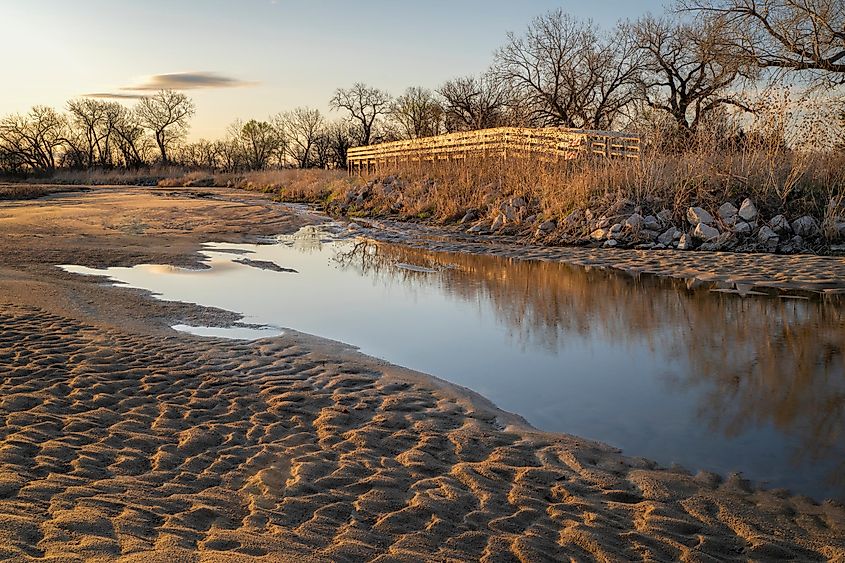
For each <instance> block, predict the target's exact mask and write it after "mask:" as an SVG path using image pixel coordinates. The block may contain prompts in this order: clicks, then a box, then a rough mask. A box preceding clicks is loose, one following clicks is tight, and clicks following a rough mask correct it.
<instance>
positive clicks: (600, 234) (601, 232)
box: [590, 229, 610, 240]
mask: <svg viewBox="0 0 845 563" xmlns="http://www.w3.org/2000/svg"><path fill="white" fill-rule="evenodd" d="M608 235H610V232H609V231H607V230H606V229H596V230H595V231H593V232H592V233H590V238H591V239H593V240H604V239H606V238H607V237H608Z"/></svg>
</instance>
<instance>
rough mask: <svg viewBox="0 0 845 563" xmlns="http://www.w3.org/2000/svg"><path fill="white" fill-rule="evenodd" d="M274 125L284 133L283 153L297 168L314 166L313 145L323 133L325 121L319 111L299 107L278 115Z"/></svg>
mask: <svg viewBox="0 0 845 563" xmlns="http://www.w3.org/2000/svg"><path fill="white" fill-rule="evenodd" d="M274 124H275V125H276V127H278V128H279V130H281V131H284V136H285V139H286V140H287V142H286V143H285V153H286V154H287V155H288V156H289V157H290V158H291V159H293V160H294V162H296V165H297V166H298V167H299V168H308V167H310V166H312V165H313V164H314V160H315V159H314V156H315V155H314V150H315V149H314V145H315V144H316V143H317V140H318V138H319V137H320V135H321V134H322V133H323V126H324V124H325V119H324V118H323V115H322V114H321V113H320V110H317V109H310V108H307V107H299V108H296V109H294V110H292V111H289V112H285V113H283V114H280V115H278V116H277V117H276V118H275V119H274Z"/></svg>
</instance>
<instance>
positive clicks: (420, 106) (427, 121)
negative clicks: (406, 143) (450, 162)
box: [390, 86, 443, 139]
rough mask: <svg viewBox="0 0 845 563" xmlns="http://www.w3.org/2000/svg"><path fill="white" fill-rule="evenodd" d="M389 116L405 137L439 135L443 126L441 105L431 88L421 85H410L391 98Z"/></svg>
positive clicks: (414, 137) (415, 137)
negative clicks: (393, 98) (400, 93)
mask: <svg viewBox="0 0 845 563" xmlns="http://www.w3.org/2000/svg"><path fill="white" fill-rule="evenodd" d="M390 117H391V119H392V120H393V122H394V123H395V124H396V126H397V127H398V129H399V135H400V136H401V137H403V138H405V139H419V138H420V137H431V136H433V135H439V134H440V133H441V130H442V128H443V106H442V105H441V103H440V101H439V100H438V99H437V98H436V97H435V95H434V93H433V92H432V91H431V90H429V89H427V88H423V87H421V86H411V87H410V88H408V89H407V90H405V92H403V93H402V95H401V96H399V97H397V98H396V99H395V100H393V103H392V104H391V106H390Z"/></svg>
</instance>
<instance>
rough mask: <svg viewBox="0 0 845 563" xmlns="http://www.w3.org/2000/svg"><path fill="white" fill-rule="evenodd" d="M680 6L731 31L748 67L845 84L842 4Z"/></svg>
mask: <svg viewBox="0 0 845 563" xmlns="http://www.w3.org/2000/svg"><path fill="white" fill-rule="evenodd" d="M680 5H681V6H682V7H683V8H685V9H688V10H692V11H695V12H698V13H700V14H703V15H704V16H705V18H706V19H707V20H709V21H710V22H711V25H715V26H720V27H724V28H726V30H727V31H728V32H729V35H728V40H729V41H730V43H731V45H732V46H734V47H736V48H737V52H738V54H739V55H740V56H742V57H743V59H744V61H745V62H746V63H749V64H751V65H755V66H758V67H763V68H774V69H787V70H798V71H811V72H815V73H816V74H818V75H820V76H822V77H823V78H824V79H826V80H829V81H830V82H833V83H839V84H842V83H845V2H843V1H842V0H682V1H681V2H680Z"/></svg>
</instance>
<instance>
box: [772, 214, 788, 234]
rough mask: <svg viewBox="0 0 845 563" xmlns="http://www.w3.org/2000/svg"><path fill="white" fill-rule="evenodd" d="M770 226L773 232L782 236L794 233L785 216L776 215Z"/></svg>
mask: <svg viewBox="0 0 845 563" xmlns="http://www.w3.org/2000/svg"><path fill="white" fill-rule="evenodd" d="M769 226H770V227H771V228H772V230H773V231H774V232H776V233H778V234H781V235H788V234H790V233H791V232H792V227H790V226H789V221H788V220H787V219H786V217H784V216H783V215H775V216H774V217H772V220H771V221H769Z"/></svg>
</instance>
